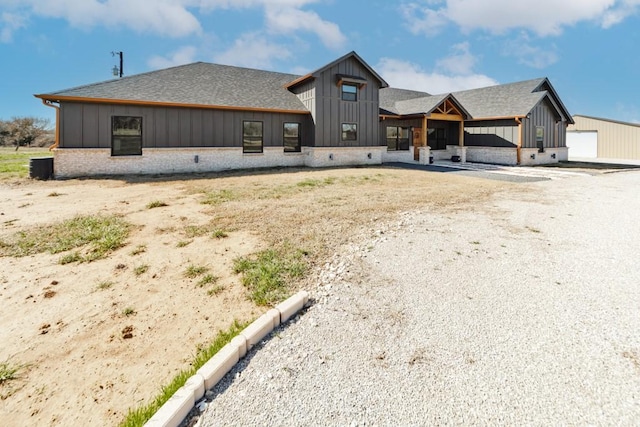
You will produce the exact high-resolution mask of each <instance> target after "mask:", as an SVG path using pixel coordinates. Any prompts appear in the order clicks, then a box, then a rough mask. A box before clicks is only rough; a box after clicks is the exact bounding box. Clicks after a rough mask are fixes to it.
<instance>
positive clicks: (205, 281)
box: [198, 274, 219, 288]
mask: <svg viewBox="0 0 640 427" xmlns="http://www.w3.org/2000/svg"><path fill="white" fill-rule="evenodd" d="M218 279H219V277H217V276H214V275H213V274H206V275H204V276H203V277H202V279H200V280H198V286H199V287H201V288H202V287H204V286H206V285H209V284H211V283H216V282H217V281H218Z"/></svg>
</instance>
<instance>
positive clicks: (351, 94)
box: [340, 83, 358, 102]
mask: <svg viewBox="0 0 640 427" xmlns="http://www.w3.org/2000/svg"><path fill="white" fill-rule="evenodd" d="M345 88H353V91H347V90H345ZM340 92H341V96H340V98H341V99H342V100H343V101H348V102H357V101H358V85H356V84H352V83H342V85H341V87H340Z"/></svg>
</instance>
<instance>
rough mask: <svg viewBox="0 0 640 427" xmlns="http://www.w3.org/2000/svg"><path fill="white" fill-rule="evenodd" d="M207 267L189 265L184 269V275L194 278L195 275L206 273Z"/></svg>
mask: <svg viewBox="0 0 640 427" xmlns="http://www.w3.org/2000/svg"><path fill="white" fill-rule="evenodd" d="M208 270H209V269H208V268H207V267H205V266H203V265H193V264H192V265H190V266H189V267H187V269H186V270H185V271H184V276H185V277H188V278H189V279H195V278H196V277H198V276H200V275H202V274H204V273H206V272H207V271H208Z"/></svg>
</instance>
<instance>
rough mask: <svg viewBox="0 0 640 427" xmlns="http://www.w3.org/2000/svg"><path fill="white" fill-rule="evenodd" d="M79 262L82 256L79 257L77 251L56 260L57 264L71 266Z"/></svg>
mask: <svg viewBox="0 0 640 427" xmlns="http://www.w3.org/2000/svg"><path fill="white" fill-rule="evenodd" d="M79 261H82V255H80V252H78V251H73V252H70V253H68V254H66V255H63V256H62V257H61V258H60V259H59V260H58V264H60V265H65V264H71V263H72V262H79Z"/></svg>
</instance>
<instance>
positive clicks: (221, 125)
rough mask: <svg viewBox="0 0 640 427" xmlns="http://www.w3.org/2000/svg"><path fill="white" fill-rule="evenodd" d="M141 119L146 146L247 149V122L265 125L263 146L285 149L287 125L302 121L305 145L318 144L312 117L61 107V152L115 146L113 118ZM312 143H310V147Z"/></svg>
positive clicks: (112, 106)
mask: <svg viewBox="0 0 640 427" xmlns="http://www.w3.org/2000/svg"><path fill="white" fill-rule="evenodd" d="M112 116H140V117H142V147H143V149H145V148H171V147H185V148H188V147H242V122H243V121H244V120H257V121H261V122H263V124H264V147H282V144H283V123H285V122H296V123H301V125H302V128H301V131H302V138H301V139H302V146H309V145H312V143H313V120H312V119H311V116H310V115H309V114H294V113H269V112H252V111H231V110H213V109H197V108H178V107H152V106H128V105H116V104H82V103H69V102H65V103H62V104H61V106H60V147H61V148H109V149H110V148H111V117H112ZM310 143H311V144H310Z"/></svg>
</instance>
